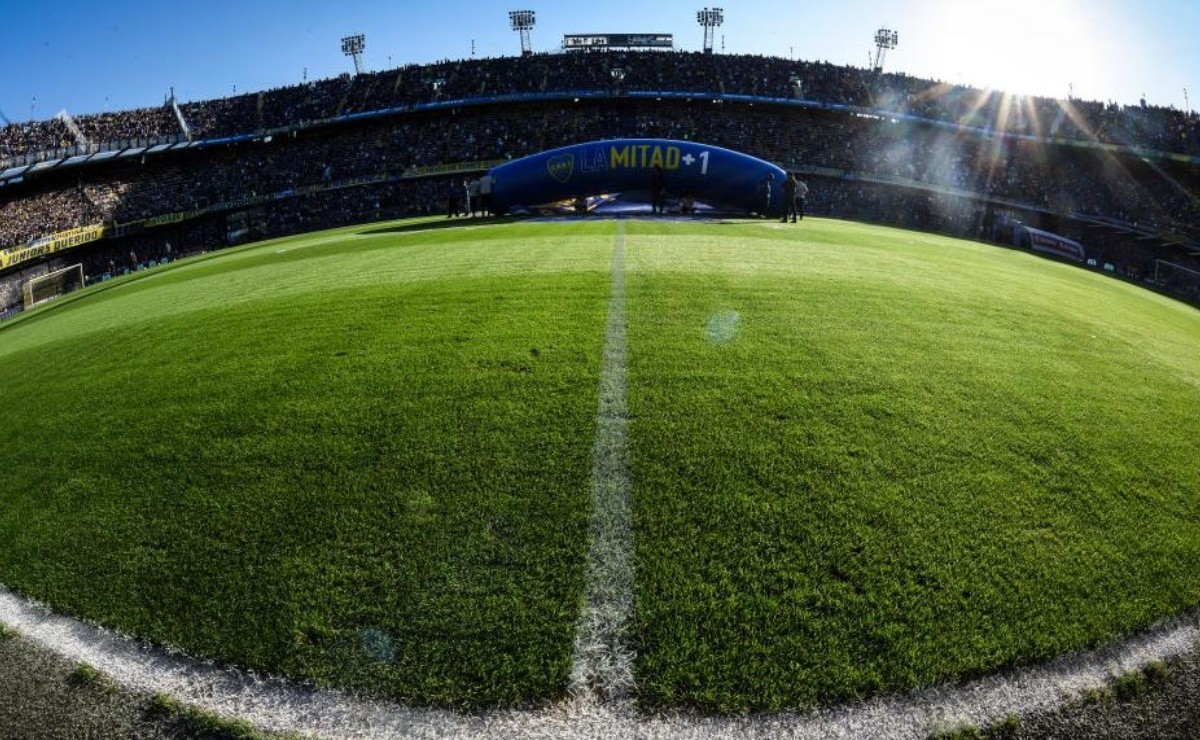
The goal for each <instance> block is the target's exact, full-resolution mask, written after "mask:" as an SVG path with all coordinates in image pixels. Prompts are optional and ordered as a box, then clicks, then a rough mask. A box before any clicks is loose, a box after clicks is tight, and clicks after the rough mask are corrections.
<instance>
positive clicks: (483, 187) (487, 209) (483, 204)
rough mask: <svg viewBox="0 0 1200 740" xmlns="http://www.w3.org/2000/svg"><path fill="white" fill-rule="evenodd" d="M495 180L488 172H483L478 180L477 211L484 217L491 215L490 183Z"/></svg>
mask: <svg viewBox="0 0 1200 740" xmlns="http://www.w3.org/2000/svg"><path fill="white" fill-rule="evenodd" d="M495 180H496V179H495V178H494V177H492V173H490V172H485V173H484V174H483V177H481V178H479V210H480V211H481V212H482V213H483V215H485V216H490V215H492V183H494V182H495Z"/></svg>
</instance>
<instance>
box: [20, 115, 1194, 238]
mask: <svg viewBox="0 0 1200 740" xmlns="http://www.w3.org/2000/svg"><path fill="white" fill-rule="evenodd" d="M623 136H634V137H660V138H675V139H694V140H699V141H704V142H706V143H709V144H714V145H717V146H725V147H729V148H732V149H736V150H739V151H745V152H747V153H750V154H753V155H757V156H760V157H762V158H764V159H768V160H771V161H776V162H779V163H781V164H783V165H785V166H787V167H790V168H795V169H800V170H809V171H821V170H833V171H836V172H838V173H840V174H844V175H848V176H851V177H854V178H858V179H864V178H865V179H875V180H883V181H888V182H894V183H899V184H909V185H911V184H919V185H922V186H928V187H930V188H936V189H943V190H950V191H961V192H966V193H971V194H976V195H978V196H982V197H989V198H997V199H1003V200H1006V201H1012V202H1015V203H1020V204H1024V205H1026V206H1029V207H1033V208H1038V209H1043V210H1047V211H1051V212H1055V213H1062V214H1077V215H1083V216H1097V217H1103V218H1107V219H1110V220H1112V221H1115V222H1120V223H1123V224H1126V225H1129V226H1134V227H1140V228H1143V229H1145V230H1150V231H1172V232H1175V231H1179V230H1186V229H1187V228H1188V224H1195V223H1200V201H1198V200H1197V198H1196V197H1195V195H1194V193H1195V192H1196V191H1197V188H1196V181H1197V172H1196V168H1195V167H1188V166H1186V165H1183V164H1163V165H1159V166H1151V165H1149V164H1147V163H1146V162H1144V161H1142V160H1141V159H1140V158H1138V157H1136V156H1120V155H1116V154H1113V153H1110V152H1106V151H1102V150H1090V149H1082V148H1078V147H1070V146H1062V145H1056V144H1049V143H1045V142H1035V141H1023V140H1002V139H1001V140H998V139H987V138H981V137H979V136H976V135H974V134H971V133H969V132H962V131H956V130H952V129H946V128H942V127H938V126H932V125H928V124H923V123H912V122H906V121H896V120H894V119H889V118H886V117H879V116H862V115H854V114H850V113H846V112H832V111H817V110H809V109H779V108H773V107H769V106H751V105H746V104H734V103H719V104H717V103H712V102H711V101H708V100H702V101H697V102H694V103H684V102H672V101H625V102H624V103H623V104H622V105H619V106H613V105H610V104H607V103H604V102H599V101H593V102H589V101H582V102H580V103H565V104H564V103H528V104H515V103H514V104H507V105H504V106H496V107H492V108H478V107H469V108H463V109H457V110H448V111H444V112H436V113H422V114H413V115H408V116H404V117H400V118H390V119H375V120H373V121H367V122H360V123H355V124H346V125H341V126H336V127H323V128H320V129H312V130H303V131H296V132H291V133H288V134H283V135H279V136H275V137H272V139H271V140H270V141H269V142H267V141H259V142H246V143H241V144H236V145H224V146H220V147H212V148H207V149H202V150H194V151H188V152H181V153H174V154H169V155H159V156H157V157H155V156H150V157H147V158H144V159H142V160H141V161H138V162H134V163H126V164H116V163H114V164H113V165H110V166H104V167H98V168H89V171H88V176H87V177H86V178H84V177H82V176H81V175H77V177H78V179H76V180H74V181H65V182H64V181H62V180H60V181H59V182H58V183H56V184H55V186H53V187H44V188H35V187H30V188H27V189H26V192H22V191H19V190H18V191H13V196H14V197H10V198H9V199H7V200H4V201H0V246H16V245H21V244H25V243H28V242H29V241H30V240H31V239H36V238H38V237H42V236H45V235H47V234H50V233H53V232H56V231H63V230H65V229H68V228H72V227H75V226H81V225H90V224H95V223H125V222H130V221H136V220H139V219H144V218H149V217H153V216H159V215H163V214H169V213H178V212H190V211H196V210H201V209H205V208H208V207H211V206H213V205H214V204H219V203H227V202H230V201H238V200H242V199H245V198H253V197H255V196H263V195H268V194H278V193H286V192H288V191H290V190H293V189H296V188H302V187H305V186H311V185H321V184H327V183H330V182H334V181H344V180H348V179H353V178H366V177H389V176H390V177H398V176H400V175H401V174H403V173H405V172H407V171H410V170H411V169H413V168H416V167H421V166H425V165H435V164H442V163H455V162H469V161H480V160H495V159H503V158H509V157H520V156H524V155H527V154H532V153H535V152H538V151H543V150H545V149H550V148H554V147H557V146H562V145H565V144H569V143H575V142H579V141H588V140H593V139H602V138H613V137H623ZM1164 168H1165V169H1164ZM28 191H33V192H28Z"/></svg>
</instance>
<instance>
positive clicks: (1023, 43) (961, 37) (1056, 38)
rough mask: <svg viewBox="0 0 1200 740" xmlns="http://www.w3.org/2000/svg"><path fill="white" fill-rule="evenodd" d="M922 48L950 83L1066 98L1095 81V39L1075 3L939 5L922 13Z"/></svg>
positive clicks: (1085, 13)
mask: <svg viewBox="0 0 1200 740" xmlns="http://www.w3.org/2000/svg"><path fill="white" fill-rule="evenodd" d="M927 10H928V11H929V13H928V15H927V16H926V23H927V25H926V26H925V27H926V28H927V29H928V33H929V43H930V47H931V49H932V50H933V51H934V56H935V58H936V59H937V65H938V66H939V67H940V68H941V69H943V70H954V71H955V75H956V76H955V77H954V78H952V79H951V80H949V81H951V82H961V83H963V84H967V85H973V86H978V87H983V88H992V89H996V90H1004V91H1006V92H1011V93H1016V94H1022V95H1044V96H1051V97H1066V96H1067V95H1068V94H1070V93H1071V91H1072V88H1073V87H1074V88H1076V89H1080V88H1085V87H1090V86H1091V84H1090V83H1091V80H1094V79H1103V78H1104V74H1105V72H1104V71H1103V67H1104V66H1105V59H1104V58H1103V56H1102V54H1101V48H1100V40H1099V39H1098V38H1097V36H1096V35H1095V34H1094V33H1093V32H1092V31H1091V30H1090V26H1091V25H1092V24H1091V23H1090V21H1089V18H1090V15H1089V10H1088V9H1087V7H1086V6H1084V5H1083V4H1082V3H1081V2H1079V0H1008V2H1003V3H993V2H987V3H984V2H978V1H977V0H939V1H938V2H934V3H930V4H929V6H927Z"/></svg>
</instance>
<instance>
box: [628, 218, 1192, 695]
mask: <svg viewBox="0 0 1200 740" xmlns="http://www.w3.org/2000/svg"><path fill="white" fill-rule="evenodd" d="M806 223H807V222H806ZM655 228H661V227H655ZM647 230H649V228H648V229H647ZM839 231H840V229H839V227H838V225H836V224H829V223H828V222H817V223H816V225H815V226H814V227H813V230H812V231H811V232H808V229H807V227H806V228H805V229H801V230H799V231H790V232H788V231H783V232H779V231H775V230H773V229H770V228H767V227H763V226H741V227H739V226H726V227H723V229H722V233H721V234H720V235H719V236H715V235H714V236H704V235H697V234H692V235H687V236H677V237H674V238H666V237H665V235H664V236H663V237H658V236H656V235H655V234H653V233H645V234H642V233H638V232H634V234H635V235H636V236H637V238H636V240H632V241H631V243H632V244H635V245H636V248H633V249H631V250H630V251H629V253H628V260H629V262H630V264H631V266H632V268H633V269H632V270H631V272H630V283H629V316H630V327H631V329H630V338H629V342H630V365H629V388H630V398H629V403H630V412H631V425H630V449H631V466H632V480H633V484H634V489H633V500H634V521H635V542H636V549H637V557H636V567H637V573H638V579H637V587H636V593H635V598H636V603H637V621H636V624H635V635H636V639H635V647H636V649H637V651H638V656H639V659H638V663H637V673H636V678H637V684H638V694H639V698H640V700H641V701H642V702H644V703H646V704H647V705H649V706H657V707H677V706H680V705H689V706H695V707H699V708H702V709H705V710H710V711H722V712H741V711H747V710H757V709H762V710H777V709H784V708H796V707H807V706H812V705H820V704H827V703H831V702H839V701H845V700H850V699H854V698H857V697H861V696H864V695H870V694H876V693H880V692H888V691H903V690H907V689H910V688H913V687H916V686H924V685H930V684H934V683H938V682H942V681H947V680H953V679H955V678H961V677H964V676H973V675H978V674H981V673H986V672H990V671H993V670H995V669H997V668H1000V667H1002V666H1006V665H1011V664H1016V663H1027V662H1030V661H1038V660H1043V659H1047V658H1050V657H1053V656H1055V655H1058V654H1061V653H1063V652H1066V651H1070V650H1074V649H1080V648H1086V647H1089V646H1094V645H1097V644H1100V643H1103V642H1105V641H1107V640H1110V639H1112V638H1114V637H1116V636H1118V635H1121V634H1125V633H1128V632H1130V631H1132V630H1136V629H1138V628H1141V627H1145V626H1148V625H1149V624H1151V623H1153V622H1154V621H1155V620H1156V619H1159V618H1161V617H1164V616H1167V615H1171V614H1175V613H1178V612H1179V611H1180V610H1182V609H1185V608H1187V607H1190V606H1194V605H1195V604H1196V603H1197V602H1200V586H1198V585H1197V583H1196V580H1195V578H1194V574H1195V572H1196V568H1197V566H1200V495H1198V494H1200V472H1198V470H1197V466H1196V464H1195V461H1196V451H1197V446H1196V440H1197V439H1200V414H1197V413H1196V411H1197V409H1200V388H1198V387H1197V386H1196V385H1195V384H1194V378H1195V377H1196V373H1197V371H1198V370H1200V367H1198V363H1200V359H1198V358H1200V351H1198V350H1200V314H1197V312H1196V311H1195V310H1194V309H1191V308H1188V307H1186V306H1181V305H1179V304H1174V303H1171V302H1167V301H1163V300H1161V299H1159V298H1158V297H1157V296H1153V295H1151V294H1147V293H1145V292H1144V291H1138V290H1136V289H1131V288H1130V287H1129V286H1125V285H1121V284H1119V283H1117V282H1116V281H1111V280H1104V279H1103V278H1097V277H1096V276H1093V275H1089V274H1087V273H1084V272H1083V271H1080V270H1077V269H1074V268H1069V267H1066V266H1062V265H1056V264H1053V263H1049V262H1046V261H1044V260H1036V259H1031V258H1029V257H1028V256H1026V255H1022V254H1016V253H1012V252H1007V251H1003V250H996V249H989V248H984V247H979V246H974V245H969V244H963V243H957V242H952V241H950V240H938V239H935V238H930V237H926V236H923V235H911V234H904V233H900V232H892V231H888V230H865V229H862V228H861V227H848V228H846V229H845V230H844V236H845V237H846V239H845V241H843V242H840V243H839V242H838V241H837V238H836V237H837V234H838V233H839ZM766 232H775V234H777V236H776V237H775V241H771V240H770V239H764V238H763V236H762V235H763V233H766ZM806 232H808V233H806ZM809 233H811V234H812V236H814V237H815V238H813V239H811V240H810V239H808V238H806V237H807V236H808V234H809ZM830 237H832V238H830ZM860 239H864V240H866V241H859V240H860ZM1108 317H1113V318H1112V319H1109V318H1108Z"/></svg>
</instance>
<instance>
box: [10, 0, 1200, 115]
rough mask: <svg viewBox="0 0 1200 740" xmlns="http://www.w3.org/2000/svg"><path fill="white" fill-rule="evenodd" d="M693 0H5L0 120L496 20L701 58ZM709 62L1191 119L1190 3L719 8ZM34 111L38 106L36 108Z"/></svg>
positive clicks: (446, 43)
mask: <svg viewBox="0 0 1200 740" xmlns="http://www.w3.org/2000/svg"><path fill="white" fill-rule="evenodd" d="M701 7H702V4H701V3H700V2H690V3H682V2H677V1H676V0H658V1H657V2H653V3H647V2H644V1H639V2H633V1H626V0H609V2H606V3H569V4H568V3H543V2H540V0H530V2H526V3H518V2H517V0H513V2H506V3H501V2H487V1H484V0H442V1H441V2H438V1H436V0H435V1H434V2H412V1H411V0H388V1H387V2H382V1H377V0H337V1H330V0H319V1H314V0H291V1H290V2H281V1H278V0H269V1H257V0H241V2H236V1H234V0H211V1H205V0H201V2H197V3H161V2H154V3H151V2H134V1H133V0H90V1H85V0H57V1H56V2H46V1H45V0H38V1H36V2H27V1H24V0H0V23H2V24H3V27H4V28H5V29H6V32H5V39H6V40H5V42H4V44H3V45H0V110H2V111H3V113H4V114H5V116H7V118H9V119H10V120H14V121H19V120H28V119H29V118H30V117H31V116H32V117H35V118H48V117H50V116H53V115H54V114H56V113H57V112H58V111H59V110H62V109H64V108H65V109H66V110H68V111H70V112H71V113H75V114H83V113H90V112H96V111H100V110H117V109H122V108H130V107H140V106H146V105H158V104H161V103H162V101H163V99H164V98H165V96H166V94H167V92H168V90H170V89H171V88H172V87H173V88H174V89H175V92H176V95H177V97H178V98H179V99H180V100H197V99H203V98H210V97H220V96H225V95H229V94H231V93H232V92H233V91H234V89H235V88H236V90H237V91H238V92H244V91H252V90H262V89H269V88H272V87H279V86H283V85H291V84H295V83H298V82H300V81H301V79H302V78H303V76H304V74H305V70H307V74H308V78H309V79H314V78H320V77H328V76H332V75H336V74H339V73H341V72H344V71H348V70H350V69H351V63H350V61H349V60H348V59H346V58H345V57H344V56H342V54H341V51H340V43H339V40H340V38H341V37H342V36H345V35H349V34H351V33H364V34H366V36H367V48H366V54H365V57H364V63H365V65H366V66H367V67H368V68H371V69H381V68H387V67H391V66H398V65H401V64H405V63H411V62H431V61H436V60H439V59H448V58H455V59H456V58H463V57H468V56H470V55H471V42H472V40H474V42H475V54H476V55H477V56H499V55H512V54H515V53H516V52H517V51H518V49H519V42H518V38H517V35H516V34H515V33H514V32H513V31H511V30H510V29H509V28H508V15H507V13H508V11H509V10H514V9H526V8H527V9H532V10H534V11H536V13H537V27H536V28H535V29H534V31H533V46H534V49H535V50H537V51H549V50H552V49H555V48H557V47H558V46H559V44H560V42H561V40H562V35H563V34H564V33H580V32H662V33H673V34H675V39H676V45H677V46H678V47H680V48H683V49H688V50H694V49H698V48H699V47H700V45H701V40H702V35H701V30H700V28H699V27H698V26H697V24H696V18H695V13H696V10H698V9H700V8H701ZM724 9H725V25H724V26H723V27H722V28H721V29H718V36H717V48H718V50H719V49H720V48H721V46H722V44H723V45H724V48H725V50H726V51H727V52H730V53H754V54H771V55H777V56H784V57H789V56H791V57H794V58H798V59H810V60H812V59H817V60H826V61H830V62H835V63H840V64H853V65H856V66H865V65H866V64H867V59H868V55H869V52H870V51H871V49H872V41H871V39H872V38H873V36H874V32H875V30H876V29H878V28H880V27H888V28H892V29H895V30H896V31H898V32H899V34H900V47H899V48H898V49H897V50H895V51H894V52H890V56H889V58H888V62H887V67H888V68H889V69H891V70H896V71H902V72H907V73H909V74H912V75H916V76H921V77H932V78H935V79H941V80H946V81H949V82H962V83H967V84H974V85H977V86H983V87H988V86H991V87H997V88H1002V89H1008V90H1010V91H1013V92H1022V93H1031V94H1045V95H1054V96H1059V97H1062V96H1065V95H1066V94H1067V93H1068V91H1069V90H1073V91H1074V93H1075V94H1076V95H1077V96H1079V97H1083V98H1088V99H1099V100H1117V101H1119V102H1122V103H1134V102H1136V101H1137V100H1138V99H1139V98H1140V97H1141V96H1142V95H1143V94H1145V95H1146V97H1147V99H1148V101H1149V102H1151V103H1155V104H1161V105H1173V106H1175V107H1177V108H1183V107H1184V93H1183V90H1184V88H1188V92H1189V97H1190V99H1191V100H1190V104H1191V105H1190V107H1191V108H1193V109H1200V49H1198V48H1197V44H1195V43H1194V42H1193V38H1194V36H1195V34H1196V32H1197V30H1198V29H1200V2H1198V1H1197V0H1141V1H1140V2H1137V1H1135V0H1005V1H1004V2H999V3H984V2H977V0H840V1H835V2H823V3H807V2H803V1H802V0H766V1H763V2H754V3H736V2H726V3H725V4H724ZM35 99H36V102H35Z"/></svg>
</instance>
